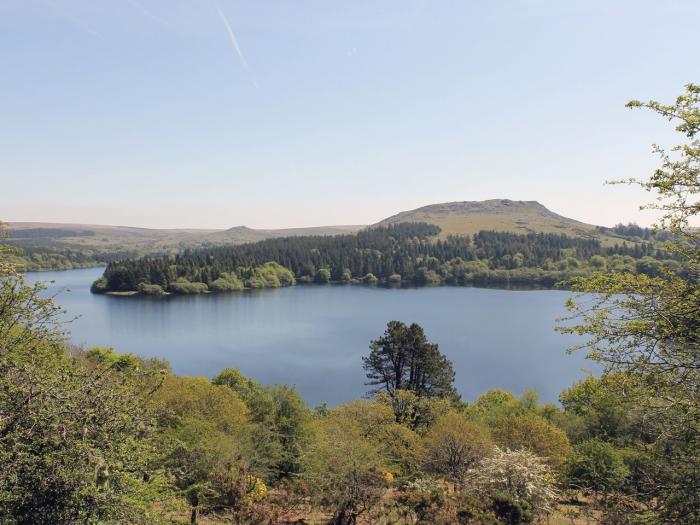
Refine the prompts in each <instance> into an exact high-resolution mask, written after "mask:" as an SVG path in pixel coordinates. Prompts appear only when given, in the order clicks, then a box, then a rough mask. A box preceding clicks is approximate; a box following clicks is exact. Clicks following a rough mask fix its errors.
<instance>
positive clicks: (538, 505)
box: [471, 448, 558, 516]
mask: <svg viewBox="0 0 700 525" xmlns="http://www.w3.org/2000/svg"><path fill="white" fill-rule="evenodd" d="M471 481H472V482H473V484H474V488H476V490H477V491H479V492H480V493H481V494H483V495H486V496H489V497H491V498H493V499H494V501H496V500H497V499H500V498H503V497H504V496H505V497H507V498H509V499H510V500H511V501H512V502H517V503H520V504H521V505H522V507H523V508H525V505H527V508H528V509H529V510H530V512H532V513H533V514H534V515H535V516H545V515H547V514H549V513H550V512H551V511H552V506H553V505H554V503H555V502H556V500H557V497H558V493H557V491H556V489H555V476H554V474H553V473H552V471H551V470H550V468H549V466H548V465H547V464H546V463H545V462H544V461H543V460H542V459H541V458H538V457H537V456H535V455H534V454H533V453H531V452H528V451H527V450H516V451H510V450H506V451H503V450H501V449H499V448H496V449H495V452H494V454H493V455H492V456H490V457H487V458H485V459H484V460H483V461H482V462H481V464H480V465H479V468H478V470H477V471H476V472H474V473H473V475H472V479H471ZM511 505H512V503H511Z"/></svg>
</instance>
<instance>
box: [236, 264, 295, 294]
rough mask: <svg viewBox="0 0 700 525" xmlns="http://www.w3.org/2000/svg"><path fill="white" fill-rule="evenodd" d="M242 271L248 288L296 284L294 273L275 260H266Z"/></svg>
mask: <svg viewBox="0 0 700 525" xmlns="http://www.w3.org/2000/svg"><path fill="white" fill-rule="evenodd" d="M244 273H246V274H247V276H246V280H245V284H246V286H247V287H248V288H279V287H280V286H292V285H294V284H296V279H295V278H294V274H293V273H292V272H291V271H290V270H288V269H287V268H285V267H284V266H282V265H281V264H278V263H276V262H266V263H265V264H263V265H262V266H258V267H256V268H253V270H252V271H249V272H244Z"/></svg>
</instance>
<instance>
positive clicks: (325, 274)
mask: <svg viewBox="0 0 700 525" xmlns="http://www.w3.org/2000/svg"><path fill="white" fill-rule="evenodd" d="M314 282H315V283H316V284H328V283H329V282H331V272H330V270H329V269H328V268H321V269H320V270H316V274H315V275H314Z"/></svg>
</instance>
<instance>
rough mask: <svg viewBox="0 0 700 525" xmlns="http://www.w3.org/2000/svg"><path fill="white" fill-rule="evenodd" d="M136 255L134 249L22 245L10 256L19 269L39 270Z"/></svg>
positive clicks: (101, 263)
mask: <svg viewBox="0 0 700 525" xmlns="http://www.w3.org/2000/svg"><path fill="white" fill-rule="evenodd" d="M0 240H1V239H0ZM137 255H138V253H137V252H136V251H134V250H114V251H107V250H97V249H90V248H58V247H40V246H22V247H17V248H16V250H15V252H14V254H13V255H12V258H13V260H14V261H15V263H16V264H17V267H18V269H19V270H21V271H23V272H39V271H46V270H73V269H77V268H93V267H95V266H106V265H107V264H109V263H110V262H114V261H119V260H123V259H126V258H130V257H136V256H137Z"/></svg>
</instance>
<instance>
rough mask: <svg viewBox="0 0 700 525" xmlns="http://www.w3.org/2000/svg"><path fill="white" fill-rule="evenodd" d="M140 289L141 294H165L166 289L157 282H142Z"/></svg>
mask: <svg viewBox="0 0 700 525" xmlns="http://www.w3.org/2000/svg"><path fill="white" fill-rule="evenodd" d="M138 291H139V293H140V294H141V295H154V296H160V295H165V290H163V288H162V287H161V286H159V285H157V284H148V283H140V284H139V286H138Z"/></svg>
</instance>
